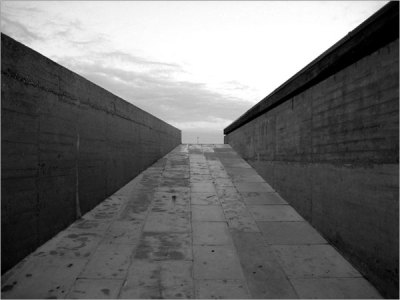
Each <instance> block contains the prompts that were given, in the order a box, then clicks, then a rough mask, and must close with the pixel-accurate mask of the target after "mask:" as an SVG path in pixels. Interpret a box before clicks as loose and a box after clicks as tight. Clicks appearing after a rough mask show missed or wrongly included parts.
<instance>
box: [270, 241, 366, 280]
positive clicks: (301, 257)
mask: <svg viewBox="0 0 400 300" xmlns="http://www.w3.org/2000/svg"><path fill="white" fill-rule="evenodd" d="M271 247H272V249H273V250H274V251H275V253H276V255H277V256H278V257H279V259H280V260H281V262H282V267H283V269H284V270H285V272H286V274H287V276H288V277H290V278H312V277H361V275H360V273H359V272H358V271H357V270H356V269H354V268H353V267H352V266H351V264H350V263H349V262H347V261H346V260H345V259H344V258H343V257H342V256H341V255H340V254H339V253H338V252H337V251H336V250H335V249H334V248H333V247H332V246H330V245H296V246H293V245H287V246H286V245H285V246H271Z"/></svg>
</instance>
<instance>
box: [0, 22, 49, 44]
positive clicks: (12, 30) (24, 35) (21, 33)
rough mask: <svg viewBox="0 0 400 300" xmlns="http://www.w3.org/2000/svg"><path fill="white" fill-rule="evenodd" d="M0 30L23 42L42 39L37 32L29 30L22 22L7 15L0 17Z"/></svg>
mask: <svg viewBox="0 0 400 300" xmlns="http://www.w3.org/2000/svg"><path fill="white" fill-rule="evenodd" d="M1 28H2V31H3V32H5V33H7V34H9V35H11V36H13V37H15V38H17V39H18V40H20V41H21V42H23V43H30V42H32V41H37V40H43V37H41V36H40V35H39V34H37V33H35V32H33V31H31V30H29V29H28V28H27V27H26V26H25V25H24V24H22V23H20V22H18V21H16V20H11V19H10V18H9V17H8V16H5V15H3V16H2V18H1Z"/></svg>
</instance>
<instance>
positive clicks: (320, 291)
mask: <svg viewBox="0 0 400 300" xmlns="http://www.w3.org/2000/svg"><path fill="white" fill-rule="evenodd" d="M291 282H292V284H293V286H294V287H295V288H296V290H297V293H298V294H299V297H300V298H303V299H309V298H314V299H315V298H318V299H381V298H382V297H381V296H380V295H379V293H378V292H377V291H376V290H375V289H374V288H373V287H372V286H371V284H369V283H368V281H366V280H365V279H364V278H315V279H311V278H307V279H292V280H291Z"/></svg>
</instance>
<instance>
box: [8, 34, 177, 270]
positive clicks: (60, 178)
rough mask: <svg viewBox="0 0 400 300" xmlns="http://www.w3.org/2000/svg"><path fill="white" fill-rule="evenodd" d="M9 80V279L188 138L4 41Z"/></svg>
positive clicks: (57, 66)
mask: <svg viewBox="0 0 400 300" xmlns="http://www.w3.org/2000/svg"><path fill="white" fill-rule="evenodd" d="M1 73H2V77H1V81H2V82H1V84H2V87H1V142H2V144H1V160H2V165H1V171H2V178H1V180H2V183H1V184H2V186H1V196H2V199H1V216H2V236H1V242H2V243H1V250H2V255H1V257H2V272H4V271H5V270H7V269H9V268H10V267H12V266H13V265H14V264H15V263H17V262H18V261H19V260H21V259H22V258H23V257H24V256H26V255H27V254H29V253H30V252H32V251H33V250H34V249H36V247H38V246H39V245H41V244H42V243H43V242H45V241H47V240H48V239H49V238H51V237H52V236H54V235H55V234H56V233H57V232H59V231H60V230H61V229H63V228H65V227H66V226H67V225H69V224H70V223H71V222H73V221H74V220H75V219H76V217H77V209H78V208H79V209H80V211H81V212H82V213H85V212H86V211H88V210H90V209H91V208H93V207H94V206H95V205H97V204H98V203H99V202H101V201H102V200H104V199H105V198H106V197H108V196H109V195H111V194H112V193H113V192H114V191H116V190H117V189H118V188H120V187H121V186H122V185H124V184H125V183H126V182H128V181H129V180H131V179H132V178H134V177H135V176H136V175H137V174H139V173H140V172H141V171H143V170H144V169H146V168H147V167H148V166H150V165H151V164H152V163H154V162H155V161H156V160H157V159H159V158H160V157H162V156H163V155H165V154H166V153H168V152H169V151H170V150H172V149H173V148H174V147H175V146H177V145H178V144H180V142H181V132H180V130H178V129H176V128H174V127H172V126H170V125H169V124H167V123H165V122H163V121H161V120H159V119H157V118H156V117H154V116H152V115H150V114H148V113H146V112H145V111H143V110H141V109H139V108H137V107H135V106H134V105H132V104H129V103H128V102H126V101H124V100H122V99H120V98H118V97H117V96H115V95H113V94H111V93H109V92H107V91H106V90H104V89H102V88H101V87H99V86H97V85H95V84H93V83H91V82H90V81H88V80H86V79H84V78H82V77H81V76H79V75H77V74H75V73H73V72H71V71H69V70H67V69H66V68H64V67H62V66H60V65H58V64H56V63H54V62H53V61H51V60H49V59H47V58H46V57H44V56H42V55H40V54H39V53H37V52H35V51H33V50H31V49H29V48H27V47H25V46H24V45H22V44H20V43H18V42H16V41H15V40H13V39H11V38H9V37H7V36H6V35H3V34H2V36H1ZM77 202H79V203H77Z"/></svg>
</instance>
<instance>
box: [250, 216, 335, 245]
mask: <svg viewBox="0 0 400 300" xmlns="http://www.w3.org/2000/svg"><path fill="white" fill-rule="evenodd" d="M257 225H258V227H259V228H260V230H261V232H262V233H263V237H264V240H265V242H266V243H267V244H269V245H302V244H326V243H327V241H326V240H325V239H324V238H323V237H322V236H321V235H320V234H319V233H318V232H317V231H316V230H315V229H314V228H313V227H312V226H311V225H310V224H309V223H308V222H261V221H258V222H257Z"/></svg>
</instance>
